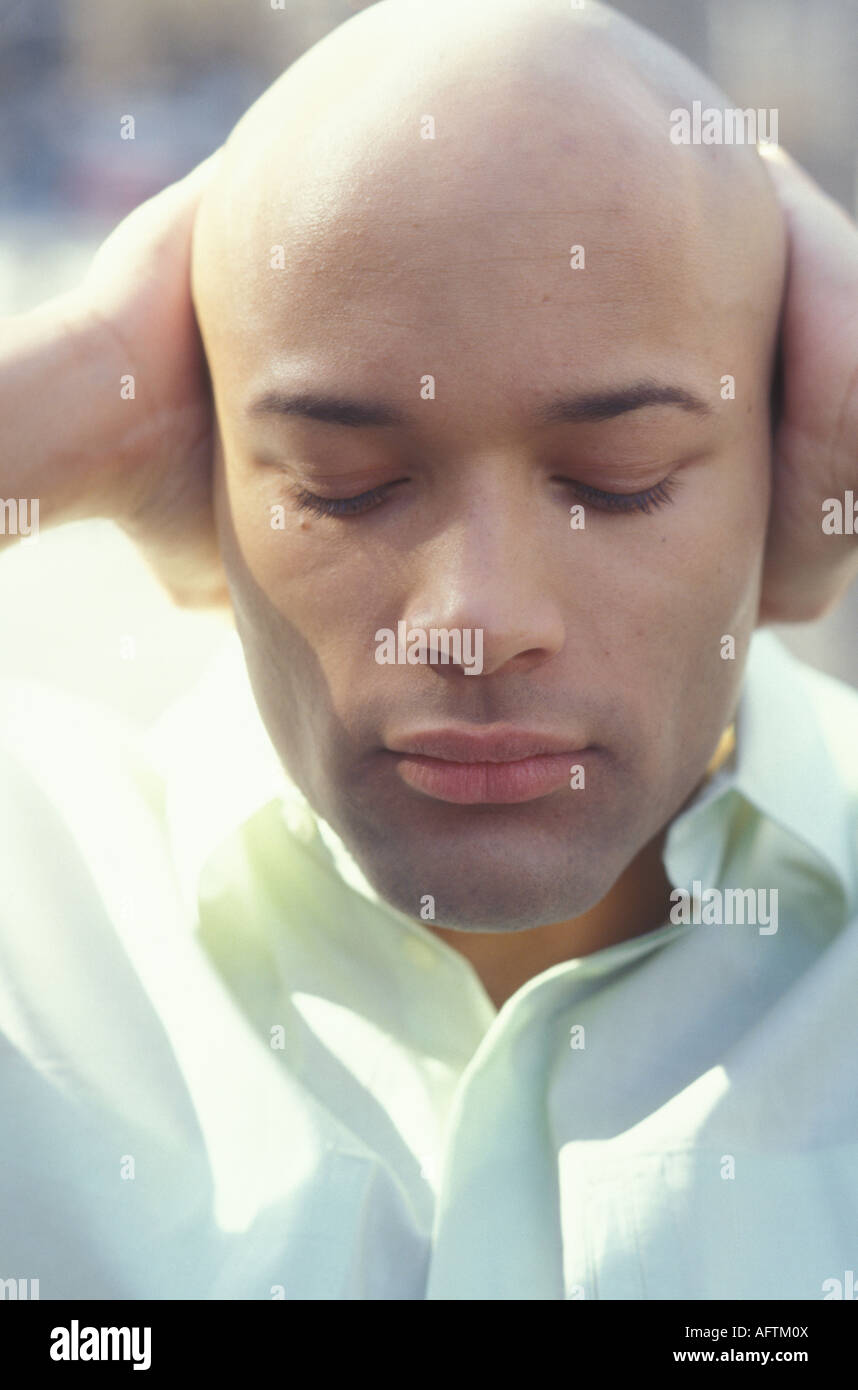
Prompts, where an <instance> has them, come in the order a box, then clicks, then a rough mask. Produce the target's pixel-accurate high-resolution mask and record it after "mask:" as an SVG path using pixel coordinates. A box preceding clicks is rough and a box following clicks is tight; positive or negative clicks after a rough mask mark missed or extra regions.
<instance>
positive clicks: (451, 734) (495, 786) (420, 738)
mask: <svg viewBox="0 0 858 1390" xmlns="http://www.w3.org/2000/svg"><path fill="white" fill-rule="evenodd" d="M388 750H389V752H390V753H391V754H392V756H393V757H394V758H395V759H396V770H397V772H398V774H399V776H400V777H401V778H402V780H403V781H404V782H405V783H406V784H407V785H408V786H410V787H411V788H412V789H413V790H415V791H418V792H422V793H423V794H424V795H426V796H430V797H434V798H435V799H436V800H439V801H449V802H453V803H455V804H457V805H478V804H481V803H482V804H487V803H492V804H496V805H503V804H511V803H514V802H521V801H533V800H536V799H537V798H539V797H543V796H548V795H550V794H551V793H552V792H555V791H559V790H560V789H561V788H562V787H567V788H568V787H569V784H570V779H571V770H572V767H573V765H575V764H576V763H580V762H581V760H582V758H583V757H585V756H586V754H587V753H588V752H592V749H590V748H588V747H587V745H584V744H581V743H578V744H577V746H576V741H575V740H574V739H571V738H564V737H562V736H558V735H550V734H543V733H539V732H537V731H533V730H527V729H519V728H514V727H512V726H501V727H497V726H496V727H494V728H492V729H481V730H474V729H440V730H425V731H420V732H417V733H413V734H409V735H406V736H403V737H400V738H395V739H392V740H391V742H390V743H389V744H388Z"/></svg>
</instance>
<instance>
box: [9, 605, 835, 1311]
mask: <svg viewBox="0 0 858 1390" xmlns="http://www.w3.org/2000/svg"><path fill="white" fill-rule="evenodd" d="M0 731H2V733H0V823H2V834H0V1280H2V1281H9V1280H15V1281H17V1280H32V1279H38V1281H39V1284H38V1289H39V1296H40V1297H41V1298H42V1299H49V1298H88V1299H104V1298H123V1299H137V1298H160V1299H184V1298H204V1299H272V1298H275V1299H276V1298H286V1299H313V1300H315V1299H413V1300H422V1299H463V1300H475V1299H476V1300H481V1299H527V1300H539V1299H548V1300H551V1299H584V1300H587V1299H634V1300H647V1299H685V1298H692V1299H702V1298H716V1299H760V1298H798V1299H809V1300H813V1299H823V1298H830V1297H838V1296H841V1295H840V1294H838V1292H837V1291H838V1289H840V1290H845V1291H846V1295H845V1296H849V1297H851V1296H852V1287H853V1285H851V1284H850V1282H849V1271H855V1270H858V868H857V867H856V860H858V694H856V693H855V692H854V691H852V690H851V689H849V688H847V687H845V686H843V685H840V684H838V683H837V682H835V681H833V680H832V679H830V678H828V677H825V676H822V675H820V674H819V673H817V672H814V671H812V670H810V669H809V668H808V667H806V666H804V665H802V664H800V663H799V662H797V661H796V660H795V659H794V658H793V657H791V656H790V655H789V654H788V653H787V652H786V650H785V649H784V648H783V647H782V645H781V644H780V643H779V642H778V640H777V639H776V638H775V637H774V636H773V635H772V634H771V633H769V632H767V631H761V632H758V633H757V634H755V636H754V639H753V642H752V645H751V651H750V655H749V659H748V664H747V668H746V672H745V676H744V682H743V687H742V697H741V702H740V706H739V709H738V713H737V718H736V746H735V751H734V752H733V754H732V756H731V757H730V758H729V760H728V761H727V762H726V763H725V764H724V765H723V766H722V767H721V768H720V770H719V771H718V772H717V773H716V774H715V775H714V776H713V777H711V778H710V779H709V780H708V781H707V782H705V783H704V785H703V786H702V787H701V789H700V790H699V792H698V793H697V794H696V796H695V797H694V798H693V800H692V801H691V802H690V803H689V804H688V805H687V806H686V808H685V809H684V811H683V812H682V814H680V815H679V816H678V817H677V818H676V819H675V820H674V822H673V823H672V825H671V827H670V830H669V833H668V835H667V839H666V845H665V850H664V863H665V868H666V872H667V875H668V877H669V879H670V880H671V883H672V884H673V886H674V888H676V889H677V890H679V889H682V890H684V891H685V894H686V905H687V906H688V909H689V910H688V912H687V913H686V916H688V917H690V918H691V919H692V920H685V921H683V920H676V921H671V920H666V921H665V923H664V924H663V925H662V926H660V927H658V928H657V929H655V930H653V931H649V932H647V933H645V934H643V935H640V936H636V937H633V938H632V939H630V940H628V941H625V942H622V943H621V944H619V945H614V946H609V947H607V948H605V949H602V950H599V951H596V952H595V953H594V954H591V955H589V956H585V957H582V958H580V959H573V960H569V961H566V962H564V963H562V964H559V965H555V966H553V967H551V968H550V969H547V970H545V971H543V972H542V973H540V974H538V975H537V976H535V977H534V978H532V979H530V980H528V981H527V982H526V983H525V984H524V985H522V986H521V987H520V988H519V989H518V990H517V991H516V992H515V993H514V994H513V995H512V997H511V998H509V999H508V1000H507V1001H506V1002H505V1003H504V1005H503V1007H502V1008H500V1009H499V1010H498V1009H497V1008H496V1007H495V1006H494V1004H493V1003H492V1001H491V999H490V998H489V996H488V995H487V993H486V990H485V989H484V987H483V985H482V983H481V981H480V979H479V977H478V975H477V974H476V972H475V970H474V969H473V968H472V966H471V965H470V964H469V963H468V962H467V961H466V960H465V959H464V957H462V956H461V955H460V954H459V953H458V952H457V951H456V950H454V949H453V948H452V947H450V946H449V945H447V944H446V942H443V941H441V940H440V939H439V938H438V937H436V936H435V935H434V934H433V933H432V932H431V931H430V930H429V928H428V927H427V926H426V925H424V924H423V923H422V922H421V921H419V920H417V919H416V918H415V919H411V918H410V917H407V916H405V915H404V914H402V913H400V912H398V911H396V910H394V909H392V908H390V907H389V906H388V905H386V904H385V903H383V902H382V901H380V900H379V899H378V897H377V895H376V894H375V892H374V891H373V890H372V888H371V887H370V885H369V884H368V883H367V881H366V880H365V879H364V877H363V875H362V874H361V872H360V870H359V869H358V867H357V865H356V864H355V862H354V860H353V859H352V858H351V856H350V855H349V854H348V852H347V850H346V849H345V847H344V845H343V844H342V842H341V841H340V840H339V839H338V837H337V836H336V835H335V834H334V832H333V831H332V830H331V828H330V827H329V826H328V825H326V824H325V823H324V822H323V821H322V820H320V819H319V818H318V817H317V816H316V815H315V814H314V813H313V812H312V811H311V809H310V807H309V806H308V804H307V803H306V801H305V800H304V798H303V797H302V795H301V794H300V793H299V792H298V790H297V789H296V788H295V787H294V785H293V784H292V783H291V782H289V781H288V779H287V778H286V777H285V775H284V773H283V772H282V770H281V768H280V766H279V764H278V762H277V759H276V758H275V756H274V754H273V750H272V748H271V746H270V743H269V741H268V738H267V735H266V733H265V731H264V728H263V726H262V723H261V720H260V717H259V715H258V712H257V710H256V706H255V704H254V701H253V697H252V694H251V692H250V689H249V684H248V680H247V675H246V670H245V668H244V663H243V660H242V657H241V653H240V648H239V646H238V642H237V639H230V641H229V642H228V643H227V645H226V648H225V651H224V654H223V656H222V658H221V659H220V660H219V661H218V662H217V663H216V665H215V667H214V668H213V669H212V671H211V672H210V673H209V675H208V676H207V677H206V679H205V680H204V681H203V682H202V683H201V684H200V686H199V688H198V689H196V690H195V691H194V692H193V693H192V694H191V695H189V696H188V697H187V698H186V699H185V700H183V701H182V702H181V703H180V705H179V706H177V707H176V708H174V709H173V710H171V711H170V713H169V714H168V715H167V716H165V717H164V718H163V719H162V720H161V721H160V723H159V724H158V726H157V727H155V728H154V729H150V730H144V731H137V730H135V729H132V728H129V727H127V726H126V725H125V724H124V723H123V722H122V721H121V720H120V719H119V718H118V717H116V716H114V715H111V714H109V713H108V712H107V711H105V710H102V709H97V708H94V707H91V706H90V705H88V704H86V703H84V702H81V701H76V700H73V699H72V697H70V696H67V695H60V694H58V693H57V692H52V691H49V690H46V689H42V688H39V687H36V686H33V685H24V684H21V683H17V682H7V683H6V684H5V685H4V686H3V687H2V695H0ZM730 889H743V890H745V889H754V890H757V894H756V896H757V899H758V900H759V901H760V902H763V901H765V903H766V904H767V913H768V914H769V922H768V925H764V923H763V922H762V921H760V922H759V923H758V924H755V923H754V922H749V921H736V920H734V921H732V922H726V921H721V922H717V921H716V922H711V921H710V922H707V921H705V920H701V910H700V909H701V903H702V902H703V901H707V900H708V901H712V900H713V890H716V892H717V893H721V894H722V895H723V898H724V900H725V901H726V897H727V892H728V890H730ZM773 890H777V900H776V901H777V915H776V930H772V925H773V923H774V920H775V919H774V918H772V917H771V914H770V909H771V904H772V902H773V901H774V899H773V898H772V891H773ZM761 895H762V896H761ZM746 900H747V895H746ZM748 911H749V913H750V908H749V909H748ZM723 915H724V914H723V913H722V916H723ZM5 1287H6V1289H7V1294H6V1296H7V1297H8V1296H11V1293H9V1292H8V1290H9V1289H10V1288H11V1285H9V1284H7V1285H5ZM3 1288H4V1285H3V1284H2V1283H0V1293H2V1292H3Z"/></svg>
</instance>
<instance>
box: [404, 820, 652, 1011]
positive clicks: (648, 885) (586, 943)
mask: <svg viewBox="0 0 858 1390" xmlns="http://www.w3.org/2000/svg"><path fill="white" fill-rule="evenodd" d="M664 833H665V832H662V833H661V834H660V835H659V836H658V837H657V839H655V840H653V841H651V843H650V844H648V845H646V846H645V848H644V849H642V850H641V852H640V853H639V854H638V855H637V857H636V858H635V859H633V860H632V862H631V864H630V865H629V866H628V868H627V869H626V870H625V872H624V873H623V874H621V875H620V877H619V878H618V879H617V881H616V883H615V884H614V886H613V888H612V889H611V890H610V892H609V893H607V894H606V896H605V897H604V898H602V900H601V902H598V903H596V905H595V907H592V908H590V909H589V911H587V912H584V913H582V914H581V916H579V917H571V918H569V919H568V920H567V921H565V922H550V923H548V925H546V926H542V927H528V928H526V929H525V930H523V931H516V932H471V931H459V930H457V929H455V928H451V927H432V930H433V931H434V932H435V934H436V936H439V937H441V939H442V940H443V941H445V942H446V943H447V945H448V946H452V947H453V948H454V950H457V951H458V952H459V953H460V955H463V956H464V957H465V959H466V960H468V961H470V963H471V965H472V966H473V967H474V969H475V970H476V972H477V974H478V975H479V977H480V979H481V981H482V983H483V985H484V987H485V989H486V992H487V994H488V995H489V998H490V999H491V1000H492V1002H493V1004H494V1005H495V1007H496V1008H498V1009H499V1008H500V1007H501V1005H502V1004H503V1003H504V1002H505V1001H506V1000H507V999H509V998H510V996H511V995H513V994H514V993H515V992H516V990H517V989H519V988H520V987H521V985H523V984H525V983H526V981H527V980H530V979H532V978H533V977H534V976H535V975H540V974H541V973H542V971H543V970H547V969H548V968H549V966H552V965H559V964H560V962H561V961H566V960H574V959H576V958H577V957H579V956H589V955H592V953H593V952H594V951H600V950H602V949H603V948H604V947H605V946H613V945H615V944H616V943H617V942H620V941H626V940H628V939H630V938H631V937H634V936H641V935H642V934H643V933H644V932H648V931H652V930H653V929H654V928H655V927H659V926H661V925H662V924H663V923H664V922H666V921H667V920H668V914H669V911H670V892H671V884H670V882H669V880H668V878H667V876H666V874H665V872H664V866H663V864H662V858H661V851H662V846H663V843H664ZM427 925H429V924H427Z"/></svg>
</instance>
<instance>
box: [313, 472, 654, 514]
mask: <svg viewBox="0 0 858 1390" xmlns="http://www.w3.org/2000/svg"><path fill="white" fill-rule="evenodd" d="M406 481H407V479H405V478H402V479H400V480H398V481H397V482H395V483H381V484H380V485H379V486H378V487H374V488H371V489H370V490H369V492H360V493H358V494H357V496H356V497H317V496H316V494H315V493H312V492H306V491H305V490H304V489H303V488H298V489H296V490H295V493H294V496H295V501H296V503H297V506H298V509H299V510H300V511H308V512H312V513H313V514H314V515H315V516H337V517H349V516H359V515H360V514H361V512H368V511H372V510H373V508H375V507H377V506H379V505H380V504H381V503H382V502H384V501H386V499H387V496H388V494H389V492H390V489H391V488H394V487H398V486H399V484H400V482H406ZM560 481H562V482H564V483H568V484H569V486H570V487H571V488H572V489H573V490H574V491H575V492H576V493H578V494H580V495H581V500H582V501H584V502H591V503H592V504H593V505H594V506H595V507H596V509H597V510H598V511H604V512H644V513H645V514H647V515H649V513H650V512H652V511H654V510H655V509H656V508H657V507H663V506H665V505H666V504H667V503H668V502H670V501H672V500H673V489H674V486H675V481H676V480H675V478H674V477H673V475H671V476H669V477H667V478H663V479H662V481H661V482H660V483H656V485H655V487H650V488H647V489H646V491H645V492H602V491H600V489H599V488H595V487H588V486H587V484H586V483H574V482H572V480H571V479H570V478H563V479H561V480H560Z"/></svg>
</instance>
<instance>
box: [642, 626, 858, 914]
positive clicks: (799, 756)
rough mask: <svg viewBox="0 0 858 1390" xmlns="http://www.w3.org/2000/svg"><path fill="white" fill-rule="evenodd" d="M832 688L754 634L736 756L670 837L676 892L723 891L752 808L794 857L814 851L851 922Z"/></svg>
mask: <svg viewBox="0 0 858 1390" xmlns="http://www.w3.org/2000/svg"><path fill="white" fill-rule="evenodd" d="M827 680H828V678H826V677H824V676H820V675H819V673H817V672H815V671H813V670H812V669H811V668H809V667H807V666H805V665H804V664H803V663H802V662H800V661H798V660H797V659H796V658H795V657H794V656H792V654H791V653H790V652H789V651H788V650H787V649H786V648H785V647H784V645H783V643H782V642H781V641H780V640H779V639H778V638H777V637H776V636H775V635H774V633H772V632H771V631H769V630H768V629H766V628H763V629H760V630H758V631H757V632H755V633H754V636H753V638H752V641H751V646H750V650H749V653H748V660H747V664H746V668H745V673H744V680H743V684H742V692H741V695H740V699H739V704H738V708H737V712H736V718H735V726H736V745H735V750H734V752H733V754H732V756H731V757H730V758H729V759H728V760H727V761H726V762H725V763H724V765H723V766H722V767H721V768H720V769H719V770H718V771H717V772H716V773H715V774H714V775H713V776H712V777H711V778H710V779H709V780H708V781H706V782H704V784H703V785H702V786H701V787H700V788H699V789H698V791H697V793H696V794H695V796H694V797H693V798H692V799H691V801H690V802H689V803H688V804H687V806H686V807H685V808H684V810H683V811H682V813H681V814H680V815H679V816H677V817H676V819H675V820H674V821H673V823H672V825H671V826H670V829H669V831H668V834H667V837H666V841H665V850H664V863H665V869H666V872H667V875H668V877H669V878H670V879H671V882H672V883H673V884H674V886H676V887H680V886H682V887H688V885H689V884H690V883H691V882H692V881H693V880H695V879H697V880H699V881H701V882H702V883H704V884H707V885H715V884H717V883H718V882H719V878H720V875H721V872H722V870H723V867H724V864H725V861H726V856H727V848H728V842H729V839H730V836H731V834H732V833H734V827H735V822H736V813H737V809H738V806H739V805H740V804H741V803H742V802H744V803H745V805H747V806H751V807H752V808H754V809H755V810H756V811H757V812H758V813H759V815H760V816H762V817H763V818H764V819H765V820H766V821H767V822H768V823H769V824H770V825H771V826H772V827H773V828H774V830H775V832H776V834H777V835H778V836H779V837H780V838H781V841H782V849H783V851H784V852H785V853H787V854H789V853H790V849H792V850H793V851H794V849H795V847H796V846H801V847H804V849H805V850H807V851H809V852H810V854H811V856H812V857H813V859H814V861H815V863H816V867H817V868H818V870H819V872H820V873H821V874H822V875H824V877H825V878H826V879H827V880H828V881H829V882H830V883H831V884H832V886H835V887H837V888H838V890H839V898H840V902H839V910H841V912H842V915H845V907H846V904H847V902H849V901H850V899H851V898H852V897H853V895H854V890H855V884H854V874H855V870H854V864H853V854H852V847H851V843H850V821H851V815H852V813H851V808H850V802H849V793H848V788H847V787H846V785H845V783H844V782H843V780H842V778H841V777H840V775H839V773H838V771H837V766H836V762H835V759H834V757H833V755H832V752H831V751H830V750H829V747H828V745H827V742H826V737H825V731H824V729H823V726H822V723H821V718H820V708H819V703H818V696H819V693H820V690H821V688H822V687H823V686H824V685H825V684H826V682H827ZM731 811H733V814H731ZM789 842H791V844H790V843H789Z"/></svg>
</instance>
